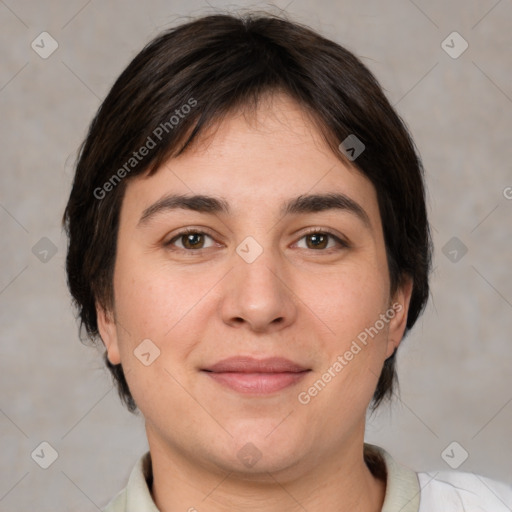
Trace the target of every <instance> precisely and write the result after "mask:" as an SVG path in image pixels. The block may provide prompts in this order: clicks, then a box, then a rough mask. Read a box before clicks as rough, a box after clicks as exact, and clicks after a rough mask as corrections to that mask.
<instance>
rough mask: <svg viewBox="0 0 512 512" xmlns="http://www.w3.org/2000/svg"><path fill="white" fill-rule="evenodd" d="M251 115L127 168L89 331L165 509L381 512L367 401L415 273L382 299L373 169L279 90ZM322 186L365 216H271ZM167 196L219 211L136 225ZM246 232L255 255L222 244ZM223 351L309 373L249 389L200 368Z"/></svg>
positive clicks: (176, 214) (393, 341)
mask: <svg viewBox="0 0 512 512" xmlns="http://www.w3.org/2000/svg"><path fill="white" fill-rule="evenodd" d="M256 114H257V115H256V116H252V117H250V118H248V117H247V116H246V115H243V114H241V113H234V114H232V115H230V116H228V117H227V118H226V119H225V120H224V121H223V122H222V123H221V124H220V125H218V126H217V127H216V128H215V130H214V131H212V132H211V134H210V136H209V137H205V138H203V140H202V141H200V143H199V144H197V145H196V146H194V147H193V149H192V150H190V151H188V152H186V153H184V154H182V155H181V156H180V157H178V158H173V159H171V160H170V161H168V162H167V163H166V164H165V165H164V166H163V168H161V169H159V170H158V171H157V172H156V174H154V175H153V176H150V177H147V176H141V177H137V178H133V179H131V180H130V181H129V183H128V184H127V189H126V194H125V197H124V200H123V205H122V209H121V218H120V228H119V237H118V252H117V259H116V263H115V271H114V301H115V303H114V307H113V310H112V311H103V310H102V308H101V307H99V306H98V308H97V311H98V321H99V327H100V333H101V336H102V339H103V341H104V343H105V346H106V348H107V351H108V357H109V359H110V361H111V362H112V363H114V364H118V363H122V365H123V368H124V371H125V375H126V378H127V381H128V384H129V386H130V389H131V391H132V394H133V396H134V398H135V401H136V403H137V405H138V407H139V409H140V410H141V412H142V414H143V415H144V418H145V422H146V433H147V437H148V442H149V447H150V451H151V456H152V463H153V474H154V482H153V486H152V494H153V498H154V500H155V503H156V504H157V506H158V508H159V509H160V510H162V511H163V512H171V511H175V510H189V509H192V510H193V508H192V507H195V508H196V509H197V510H209V511H212V512H214V511H228V510H229V511H232V510H251V511H266V512H272V511H278V510H279V511H282V510H289V511H299V510H301V511H303V510H304V509H306V510H308V512H315V511H331V510H336V511H342V512H343V511H353V510H358V511H364V512H370V511H372V512H375V511H379V510H381V507H382V503H383V500H384V494H385V488H386V486H385V482H383V481H380V480H379V479H377V478H375V477H374V476H373V475H372V474H371V472H370V471H369V469H368V467H367V466H366V464H365V462H364V459H363V442H364V428H365V414H366V409H367V407H368V404H369V403H370V401H371V398H372V395H373V393H374V390H375V387H376V384H377V379H378V375H380V371H381V369H382V365H383V363H384V360H385V359H386V358H387V357H389V356H390V355H391V354H392V352H393V350H394V349H395V348H396V347H397V346H398V344H399V343H400V341H401V339H402V336H403V332H404V329H405V323H406V318H407V308H408V304H409V299H410V293H411V283H410V282H409V281H406V282H405V284H404V285H403V286H402V287H401V288H400V289H399V290H398V291H397V292H396V294H395V295H394V296H391V295H390V280H389V273H388V267H387V260H386V253H385V245H384V239H383V232H382V225H381V219H380V214H379V209H378V204H377V197H376V192H375V189H374V187H373V185H372V184H371V182H370V181H369V180H368V179H367V178H365V177H364V176H363V175H362V174H361V173H360V172H358V171H357V169H356V168H355V167H353V166H350V167H349V166H348V165H346V164H344V163H342V161H341V160H340V159H339V158H338V156H337V155H335V154H333V153H332V151H331V150H329V148H328V147H327V146H326V144H325V143H324V142H323V140H322V138H321V136H320V134H319V132H318V131H317V129H316V128H315V126H314V125H313V124H312V122H311V121H310V119H309V118H308V117H307V116H306V115H305V114H304V113H303V111H302V110H301V109H300V107H299V106H298V105H297V104H296V103H295V102H293V101H292V100H291V99H289V98H287V97H286V96H283V95H280V94H276V95H274V96H273V97H272V98H269V99H268V100H266V101H263V102H262V103H261V104H260V106H259V108H258V111H257V113H256ZM332 192H340V193H343V194H345V195H347V196H349V197H350V198H351V199H352V200H354V201H356V202H357V203H358V204H359V205H360V206H361V207H362V208H363V209H364V211H365V212H366V214H367V216H368V219H369V222H368V225H366V224H365V223H364V222H363V221H362V220H361V219H360V218H359V217H358V216H357V215H355V214H354V213H352V212H350V211H342V210H338V209H333V210H327V211H320V212H313V213H306V214H303V213H302V214H291V215H286V216H284V217H283V216H281V215H280V206H281V203H282V202H283V201H286V200H288V199H291V198H295V197H296V196H299V195H301V194H321V193H332ZM170 193H173V194H176V193H180V194H205V195H211V196H216V197H223V198H224V199H225V201H226V202H227V203H228V204H229V207H230V209H231V210H232V212H231V215H226V214H224V213H216V214H212V213H204V212H196V211H191V210H187V209H175V210H165V211H161V212H159V213H158V214H155V215H154V216H153V217H151V218H149V219H147V220H146V221H144V222H142V223H139V220H140V218H141V216H142V214H143V212H144V211H145V210H146V209H147V208H148V207H149V206H151V205H153V204H154V203H155V202H157V201H158V200H160V199H161V198H162V197H163V196H165V195H166V194H170ZM187 227H192V228H197V231H198V232H203V231H206V233H207V236H204V237H201V235H199V237H198V238H195V239H194V240H193V244H195V245H193V246H192V248H194V247H198V248H199V249H196V250H195V251H192V250H191V249H190V248H189V247H190V244H189V245H187V238H186V237H180V238H176V235H177V233H178V232H179V231H180V230H181V229H183V228H187ZM308 228H318V229H316V230H315V231H316V232H317V233H325V231H332V233H333V234H334V235H335V236H338V237H339V238H340V239H341V240H345V241H346V242H348V247H346V246H344V245H341V244H340V243H338V242H337V241H336V240H335V239H333V238H328V239H327V240H328V241H326V240H325V239H322V240H324V242H323V243H321V244H320V248H318V246H317V245H314V244H312V235H311V234H310V235H309V236H306V235H307V234H306V233H305V231H306V230H307V229H308ZM248 236H251V237H253V238H254V239H255V240H256V241H257V243H258V244H259V245H260V246H261V248H262V249H263V252H262V254H261V255H259V256H258V257H257V258H256V259H255V261H253V262H252V263H247V262H246V261H244V259H242V258H241V257H240V256H239V254H238V253H237V252H236V248H237V246H238V245H239V244H240V243H241V242H242V241H243V240H244V239H245V238H246V237H248ZM313 238H314V235H313ZM173 240H174V242H173V244H174V245H166V243H168V242H169V241H173ZM317 240H318V239H317ZM185 247H188V249H187V248H185ZM187 250H188V251H189V252H188V253H186V251H187ZM191 253H194V254H192V255H191ZM398 303H399V304H401V305H402V306H403V307H402V310H401V311H400V312H398V313H397V314H396V315H395V316H394V318H393V319H392V320H390V321H389V323H387V324H386V325H385V328H383V329H381V330H380V331H379V333H378V335H377V336H375V337H374V338H373V339H371V340H370V341H369V343H368V345H367V346H366V347H363V348H362V350H361V351H360V352H359V353H358V354H357V355H355V356H354V358H353V359H352V360H351V361H350V362H348V364H347V365H346V366H345V367H344V368H343V370H342V371H341V372H339V373H338V374H336V377H335V378H333V379H332V380H331V381H330V382H329V383H328V384H327V385H326V386H325V388H324V389H322V391H321V392H319V393H318V394H317V396H315V397H313V398H312V399H311V401H310V402H309V403H308V404H306V405H304V404H301V403H300V402H299V401H298V398H297V396H298V394H299V393H300V392H301V391H304V390H306V391H307V390H308V388H309V387H310V386H312V385H313V383H314V382H315V381H317V380H318V379H319V378H321V376H322V374H324V372H325V371H326V370H327V369H328V368H329V367H331V366H332V365H333V363H334V362H335V361H336V360H337V357H338V356H339V355H343V354H344V353H345V352H346V351H347V350H348V349H349V348H350V346H351V343H352V341H353V340H355V339H356V338H357V335H358V334H359V333H361V332H362V331H364V329H365V328H368V327H370V326H373V325H374V324H375V322H376V321H377V320H378V319H379V315H381V314H382V313H385V312H386V310H388V309H389V308H390V307H391V305H392V304H398ZM144 339H150V340H151V341H152V342H153V343H154V345H155V346H157V347H158V349H159V350H160V355H159V357H157V358H156V359H155V360H154V362H152V364H150V365H149V366H145V365H144V364H142V363H141V361H140V360H139V359H137V357H135V355H134V350H135V349H136V348H137V346H138V345H139V344H140V343H141V341H142V340H144ZM235 355H236V356H240V355H242V356H253V357H256V358H262V357H269V356H281V357H286V358H288V359H290V360H292V361H294V362H297V363H300V364H301V365H303V366H305V367H307V368H308V369H310V370H311V371H310V372H308V373H307V374H306V375H305V377H304V378H303V379H302V380H301V381H300V382H299V383H298V384H295V385H293V386H290V387H288V388H285V389H283V390H281V391H278V392H275V393H272V394H269V395H259V396H258V395H251V394H241V393H238V392H236V391H233V390H232V389H230V388H226V387H224V386H222V385H220V384H218V383H217V382H215V381H213V380H212V379H211V378H209V377H208V376H207V375H206V374H205V373H204V372H202V371H200V370H201V369H202V368H205V367H207V366H208V365H211V364H213V363H215V362H217V361H219V360H221V359H224V358H226V357H231V356H235ZM247 443H252V445H254V447H256V449H257V451H258V452H257V453H259V454H260V456H261V457H260V459H259V460H258V461H257V463H256V464H254V465H253V466H252V467H248V466H246V465H245V464H243V463H242V461H241V460H240V459H239V457H237V454H238V452H239V450H240V449H241V448H242V447H244V445H246V444H247Z"/></svg>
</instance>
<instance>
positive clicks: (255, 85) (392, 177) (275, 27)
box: [64, 13, 432, 411]
mask: <svg viewBox="0 0 512 512" xmlns="http://www.w3.org/2000/svg"><path fill="white" fill-rule="evenodd" d="M274 92H284V93H285V94H287V95H288V96H289V97H291V98H292V99H293V100H295V101H296V102H297V103H298V104H299V105H300V106H301V107H302V108H303V109H304V111H305V112H307V113H308V115H309V116H310V117H311V119H312V120H313V121H314V122H315V124H316V126H317V127H318V129H319V130H320V131H321V133H322V134H323V136H324V138H325V141H326V142H327V144H328V145H329V147H330V148H332V151H333V152H334V153H336V154H337V155H338V156H339V158H340V159H341V160H342V161H345V162H346V161H347V159H346V155H344V154H343V153H342V151H340V149H339V145H340V143H341V142H342V141H344V140H345V139H346V138H347V137H348V136H350V135H355V136H356V137H357V139H359V140H360V141H361V142H362V143H363V144H364V146H365V150H364V151H363V152H362V153H361V154H360V155H359V156H358V157H357V160H356V161H355V162H354V164H355V165H356V167H357V168H358V169H359V171H360V172H361V173H362V174H363V175H364V176H366V177H367V178H368V179H369V180H370V181H371V182H372V183H373V185H374V187H375V189H376V193H377V197H378V203H379V208H380V215H381V219H382V225H383V230H384V238H385V243H386V251H387V259H388V267H389V274H390V281H391V290H390V291H391V293H394V291H396V290H397V288H398V286H399V285H400V284H401V283H402V282H403V281H402V280H403V278H404V277H406V276H408V277H410V278H412V280H413V291H412V297H411V301H410V308H409V312H408V318H407V328H406V332H407V331H408V330H409V329H410V328H411V327H412V326H413V325H414V323H415V322H416V320H417V318H418V316H419V315H420V313H421V312H422V311H423V308H424V307H425V304H426V301H427V298H428V293H429V285H428V277H429V271H430V265H431V252H432V248H431V237H430V231H429V225H428V220H427V213H426V207H425V191H424V184H423V169H422V164H421V161H420V159H419V157H418V155H417V152H416V150H415V147H414V144H413V142H412V140H411V138H410V136H409V134H408V131H407V129H406V127H405V126H404V123H403V122H402V121H401V119H400V117H399V116H398V115H397V113H396V112H395V111H394V109H393V107H392V106H391V105H390V103H389V102H388V100H387V99H386V97H385V96H384V93H383V92H382V90H381V87H380V86H379V84H378V82H377V81H376V79H375V78H374V76H373V75H372V74H371V73H370V71H369V70H368V69H367V68H366V67H365V66H364V65H363V64H362V63H361V62H360V61H359V60H358V59H357V58H356V57H355V56H354V55H353V54H352V53H351V52H349V51H348V50H346V49H345V48H343V47H342V46H340V45H339V44H336V43H335V42H333V41H330V40H328V39H326V38H324V37H322V36H320V35H319V34H317V33H315V32H314V31H312V30H311V29H309V28H308V27H305V26H303V25H300V24H298V23H294V22H291V21H289V20H287V19H284V18H283V17H281V16H275V15H269V14H259V13H249V14H245V15H243V16H242V15H226V14H216V15H209V16H204V17H201V18H198V19H196V20H193V21H188V22H186V23H183V24H181V25H180V26H178V27H176V28H172V29H170V30H167V31H165V32H163V33H162V34H160V35H159V36H158V37H156V38H155V39H154V40H153V41H151V42H150V43H149V44H148V45H147V46H146V47H145V48H144V49H143V50H142V51H141V52H140V53H139V54H138V55H137V56H136V57H135V58H134V59H133V60H132V62H131V63H130V64H129V65H128V67H127V68H126V69H125V70H124V71H123V73H122V74H121V75H120V76H119V78H118V79H117V81H116V82H115V83H114V85H113V87H112V89H111V90H110V92H109V93H108V95H107V97H106V98H105V100H104V101H103V103H102V105H101V107H100V108H99V110H98V112H97V114H96V116H95V118H94V119H93V121H92V123H91V125H90V128H89V132H88V134H87V137H86V139H85V141H84V142H83V144H82V146H81V150H80V153H79V157H78V161H77V165H76V173H75V178H74V182H73V188H72V191H71V194H70V197H69V202H68V204H67V207H66V210H65V213H64V223H65V228H66V232H67V235H68V237H69V245H68V254H67V275H68V286H69V289H70V291H71V294H72V296H73V298H74V303H75V305H76V306H77V308H78V314H79V318H80V322H81V327H85V328H86V331H87V335H88V337H89V338H90V339H92V340H97V339H98V337H99V333H98V324H97V318H96V308H95V306H96V303H98V304H99V305H101V307H103V308H104V309H105V310H106V311H110V310H112V307H113V297H114V295H113V271H114V263H115V258H116V242H117V232H118V225H119V213H120V209H121V204H122V200H123V194H124V190H125V186H126V182H127V181H128V180H129V179H131V178H133V177H134V176H137V175H140V174H141V173H143V172H149V173H150V174H151V173H154V172H156V170H157V169H158V167H159V166H160V165H161V164H162V163H163V162H165V161H166V160H167V159H168V158H170V157H172V156H177V155H179V154H181V153H182V152H183V151H185V150H186V149H187V148H190V147H191V146H192V145H193V144H192V142H193V141H194V140H196V139H197V138H198V135H199V134H200V133H205V130H207V129H208V128H210V127H214V126H215V125H216V123H218V122H219V121H221V120H222V119H223V118H224V117H225V116H226V115H228V114H229V113H231V112H233V111H235V110H238V109H242V110H243V111H245V112H254V111H255V110H256V108H257V106H258V102H259V101H261V99H262V97H263V96H264V95H266V94H268V93H270V94H272V93H274ZM142 148H146V149H147V150H148V151H142ZM142 153H144V154H142ZM104 359H105V363H106V364H107V366H108V368H109V369H110V371H111V372H112V375H113V377H114V379H115V382H116V383H117V386H118V390H119V394H120V396H121V398H122V400H123V401H124V402H125V404H126V405H127V407H128V409H129V410H131V411H134V410H135V409H136V404H135V402H134V400H133V397H132V396H131V393H130V390H129V389H128V385H127V383H126V380H125V377H124V374H123V369H122V367H121V365H112V364H111V363H110V362H109V361H108V359H107V356H106V353H105V355H104ZM395 382H396V370H395V354H393V355H392V356H391V357H389V358H388V359H387V360H386V362H385V364H384V367H383V370H382V374H381V375H380V378H379V381H378V384H377V388H376V390H375V394H374V397H373V401H372V407H373V408H375V407H377V405H379V403H380V402H381V401H382V400H383V399H384V398H385V397H389V396H391V394H392V392H393V385H394V384H395Z"/></svg>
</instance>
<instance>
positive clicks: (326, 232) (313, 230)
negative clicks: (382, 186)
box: [164, 228, 350, 255]
mask: <svg viewBox="0 0 512 512" xmlns="http://www.w3.org/2000/svg"><path fill="white" fill-rule="evenodd" d="M189 234H194V235H207V236H209V237H210V238H212V239H213V236H212V235H211V234H209V233H208V232H206V231H201V230H199V229H195V228H186V229H183V230H182V231H180V232H179V233H177V234H176V235H175V236H174V237H173V238H171V240H169V241H168V242H165V244H164V245H165V247H167V248H169V249H170V250H172V251H175V252H181V253H186V254H189V255H195V254H197V253H199V252H200V251H203V250H205V249H209V247H206V248H202V249H182V248H181V247H172V246H173V244H174V242H175V241H177V240H179V239H180V238H181V237H183V236H185V235H189ZM309 235H327V236H329V237H330V238H331V239H333V240H334V241H335V242H337V243H338V245H339V246H340V247H339V248H338V249H337V248H335V247H329V248H328V249H310V250H312V251H316V252H326V253H330V252H332V251H333V249H334V250H336V249H337V250H339V249H340V248H341V249H348V248H349V247H350V245H349V243H348V242H346V241H344V240H342V239H341V238H340V237H339V236H337V235H335V234H334V233H332V232H331V231H329V230H328V229H327V230H326V229H322V228H310V229H308V230H307V231H306V232H305V233H303V234H302V236H301V237H300V238H299V240H302V239H303V238H305V237H306V236H309Z"/></svg>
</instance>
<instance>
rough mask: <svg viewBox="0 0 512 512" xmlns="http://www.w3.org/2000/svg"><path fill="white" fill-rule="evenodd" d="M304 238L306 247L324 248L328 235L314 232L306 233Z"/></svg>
mask: <svg viewBox="0 0 512 512" xmlns="http://www.w3.org/2000/svg"><path fill="white" fill-rule="evenodd" d="M305 238H306V240H307V241H306V245H307V246H308V249H325V248H326V247H327V244H328V242H329V235H326V234H324V233H314V234H313V235H307V236H306V237H305Z"/></svg>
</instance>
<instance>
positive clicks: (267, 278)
mask: <svg viewBox="0 0 512 512" xmlns="http://www.w3.org/2000/svg"><path fill="white" fill-rule="evenodd" d="M233 257H234V258H235V266H234V268H233V270H232V271H231V272H229V274H228V275H227V276H226V281H225V283H224V286H225V288H224V296H223V301H222V319H223V321H224V322H225V323H226V324H228V325H230V326H232V327H238V328H242V327H244V326H246V327H247V328H248V329H250V330H251V331H253V332H259V333H262V332H269V333H270V332H275V331H279V330H281V329H283V328H285V327H286V326H288V325H290V324H291V323H293V322H294V321H295V318H296V314H297V310H296V298H295V297H294V293H293V291H292V288H293V286H292V283H291V279H290V277H289V276H287V274H286V271H285V266H284V264H282V263H280V260H279V256H278V255H277V254H276V251H272V250H270V249H269V250H264V251H263V253H262V254H260V256H258V258H256V260H254V261H252V262H251V263H249V262H247V261H245V260H244V259H242V258H241V257H240V256H239V255H238V254H234V255H233Z"/></svg>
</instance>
